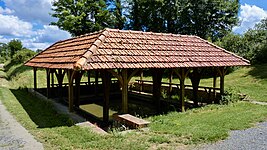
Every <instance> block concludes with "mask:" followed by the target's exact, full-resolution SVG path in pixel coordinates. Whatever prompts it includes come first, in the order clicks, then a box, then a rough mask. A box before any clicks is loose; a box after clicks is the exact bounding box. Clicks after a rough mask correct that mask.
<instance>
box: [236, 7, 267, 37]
mask: <svg viewBox="0 0 267 150" xmlns="http://www.w3.org/2000/svg"><path fill="white" fill-rule="evenodd" d="M265 17H267V11H266V10H263V9H262V8H260V7H257V6H255V5H248V4H245V5H241V12H240V16H239V20H240V25H239V26H236V27H234V28H233V31H234V32H236V33H244V32H245V31H247V30H248V29H249V28H253V27H254V25H255V24H256V23H258V22H260V20H261V19H263V18H265Z"/></svg>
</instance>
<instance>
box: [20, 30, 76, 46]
mask: <svg viewBox="0 0 267 150" xmlns="http://www.w3.org/2000/svg"><path fill="white" fill-rule="evenodd" d="M70 37H71V35H70V34H69V33H68V32H66V31H62V30H60V29H59V28H58V27H57V26H52V25H44V26H43V29H39V30H37V31H35V33H34V34H33V35H32V37H31V38H30V39H27V40H23V41H22V43H23V44H24V45H25V47H27V48H29V49H32V50H36V49H45V48H47V47H48V46H49V45H51V44H53V43H55V42H57V41H59V40H63V39H67V38H70Z"/></svg>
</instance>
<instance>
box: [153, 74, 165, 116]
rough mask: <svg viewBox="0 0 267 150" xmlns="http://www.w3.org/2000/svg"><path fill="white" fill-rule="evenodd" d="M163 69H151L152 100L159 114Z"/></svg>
mask: <svg viewBox="0 0 267 150" xmlns="http://www.w3.org/2000/svg"><path fill="white" fill-rule="evenodd" d="M163 72H164V70H163V69H153V70H152V73H153V76H152V78H153V100H154V102H155V104H156V107H157V111H158V112H160V98H161V80H162V76H163Z"/></svg>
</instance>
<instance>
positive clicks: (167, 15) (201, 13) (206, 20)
mask: <svg viewBox="0 0 267 150" xmlns="http://www.w3.org/2000/svg"><path fill="white" fill-rule="evenodd" d="M238 6H239V5H238V0H216V1H214V0H132V2H131V10H130V16H131V22H130V27H131V28H132V29H135V30H146V31H154V32H170V33H181V34H192V35H198V36H200V37H202V38H205V39H207V38H209V37H211V39H212V40H213V41H215V40H216V39H218V38H220V37H223V36H224V35H225V34H226V33H228V32H230V31H231V30H232V27H233V26H234V25H236V24H237V21H238V18H237V13H238Z"/></svg>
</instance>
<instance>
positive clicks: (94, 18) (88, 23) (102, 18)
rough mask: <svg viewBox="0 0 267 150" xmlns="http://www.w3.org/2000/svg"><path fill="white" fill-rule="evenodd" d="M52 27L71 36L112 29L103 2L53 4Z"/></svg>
mask: <svg viewBox="0 0 267 150" xmlns="http://www.w3.org/2000/svg"><path fill="white" fill-rule="evenodd" d="M53 7H54V8H53V9H52V10H53V11H54V13H53V14H52V16H53V17H55V18H58V20H57V22H52V23H51V24H52V25H56V26H58V27H59V28H60V29H63V30H66V31H68V32H70V33H71V34H72V35H73V36H78V35H81V34H85V33H90V32H94V31H98V30H101V29H103V28H105V27H113V24H114V21H112V17H111V14H110V12H109V10H108V9H107V6H106V3H105V1H104V0H58V1H54V2H53Z"/></svg>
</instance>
